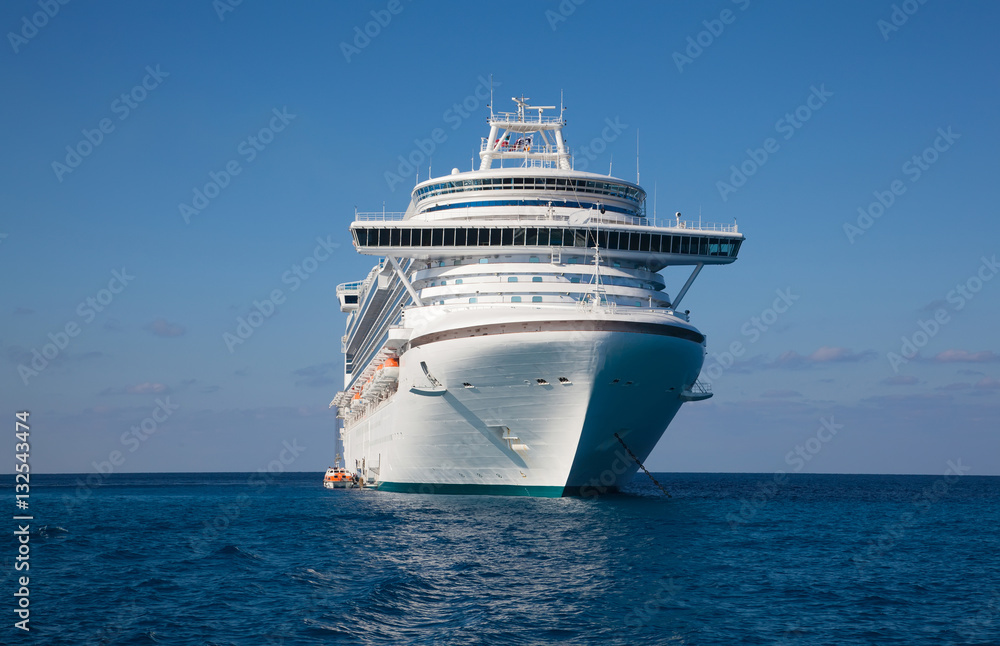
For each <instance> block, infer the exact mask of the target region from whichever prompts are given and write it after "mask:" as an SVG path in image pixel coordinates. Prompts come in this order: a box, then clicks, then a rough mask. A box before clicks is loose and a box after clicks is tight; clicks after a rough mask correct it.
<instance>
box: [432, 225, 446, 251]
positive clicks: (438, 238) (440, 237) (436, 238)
mask: <svg viewBox="0 0 1000 646" xmlns="http://www.w3.org/2000/svg"><path fill="white" fill-rule="evenodd" d="M443 242H444V229H434V232H433V235H432V236H431V245H432V246H435V247H440V246H441V244H442V243H443Z"/></svg>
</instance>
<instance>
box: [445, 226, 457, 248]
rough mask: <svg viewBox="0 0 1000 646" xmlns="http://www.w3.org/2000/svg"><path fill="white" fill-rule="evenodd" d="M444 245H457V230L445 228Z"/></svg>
mask: <svg viewBox="0 0 1000 646" xmlns="http://www.w3.org/2000/svg"><path fill="white" fill-rule="evenodd" d="M444 246H446V247H454V246H455V230H454V229H445V230H444Z"/></svg>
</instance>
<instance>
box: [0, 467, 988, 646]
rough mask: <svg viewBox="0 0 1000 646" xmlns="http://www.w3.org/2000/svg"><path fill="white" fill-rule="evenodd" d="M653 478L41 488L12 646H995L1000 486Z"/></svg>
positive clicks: (204, 479)
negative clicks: (445, 491) (464, 492)
mask: <svg viewBox="0 0 1000 646" xmlns="http://www.w3.org/2000/svg"><path fill="white" fill-rule="evenodd" d="M655 475H656V477H657V479H658V480H660V482H661V483H662V484H663V485H664V487H665V488H666V489H667V490H668V491H669V492H670V493H671V494H672V497H670V498H667V497H666V496H664V495H663V494H662V493H660V491H659V490H658V489H657V488H656V487H655V486H654V485H653V484H652V483H651V482H650V481H649V480H648V479H647V478H645V476H643V475H642V474H641V473H640V474H639V475H638V476H637V477H636V479H635V480H634V481H633V482H632V483H631V484H629V485H628V486H627V487H626V489H625V491H623V493H620V494H616V495H609V496H604V497H600V498H561V499H538V498H513V497H498V496H459V495H422V494H397V493H384V492H377V491H372V490H365V491H357V490H354V491H342V490H335V491H329V490H326V489H323V487H322V486H321V480H322V474H320V473H305V474H281V475H278V476H270V475H268V476H266V477H264V476H261V475H259V474H233V473H226V474H143V475H130V474H123V475H115V476H112V477H105V476H100V477H98V476H97V475H96V474H91V475H90V484H89V485H87V484H86V481H85V478H86V476H70V475H64V476H47V477H46V476H34V477H33V478H32V482H31V484H32V489H31V499H30V504H31V509H30V511H31V513H32V514H33V515H34V518H35V519H34V520H33V521H31V533H30V543H29V544H30V571H28V572H15V571H14V569H13V563H14V557H15V556H16V555H17V550H18V542H17V539H16V537H13V534H12V532H13V530H15V529H16V527H15V524H16V521H13V520H7V521H4V522H5V523H7V524H8V527H9V530H8V532H7V534H8V540H7V541H6V544H7V547H6V548H5V552H4V554H2V555H0V560H2V561H3V568H4V569H3V571H2V572H0V580H2V581H3V591H4V594H3V597H2V598H3V599H5V600H6V601H5V602H4V603H5V604H6V606H7V609H5V610H4V612H3V615H2V616H3V618H4V622H5V624H6V625H4V626H2V628H0V643H3V644H20V643H33V644H55V645H58V644H72V645H80V644H180V645H187V644H240V645H242V644H255V645H257V644H260V645H263V644H328V643H334V644H335V643H343V644H505V645H506V644H623V645H632V644H725V645H732V644H787V645H794V646H797V645H806V644H810V645H811V644H838V645H842V644H901V645H902V644H905V645H907V646H923V645H927V646H931V645H934V646H937V645H940V644H984V645H985V644H994V645H995V644H1000V478H996V477H994V478H989V477H976V476H971V475H963V476H960V477H959V476H954V475H953V476H950V477H948V478H945V477H944V476H858V475H801V474H799V475H790V476H788V477H787V478H776V477H775V476H774V474H655ZM4 493H6V494H8V495H6V496H5V498H6V499H8V500H9V501H11V508H13V500H14V496H13V489H12V487H11V486H10V484H9V481H8V482H7V483H5V485H4ZM24 574H27V575H29V576H30V585H29V589H30V613H31V614H30V624H29V625H30V627H31V632H30V634H25V633H23V631H20V630H17V629H15V628H14V627H13V623H14V621H16V620H17V617H16V615H15V613H14V608H15V605H16V603H17V601H16V597H14V596H13V594H14V592H15V591H16V590H17V582H16V581H15V576H21V575H24Z"/></svg>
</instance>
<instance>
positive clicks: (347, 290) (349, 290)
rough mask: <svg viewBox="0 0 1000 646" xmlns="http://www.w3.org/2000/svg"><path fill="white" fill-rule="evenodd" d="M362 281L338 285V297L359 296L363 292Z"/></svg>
mask: <svg viewBox="0 0 1000 646" xmlns="http://www.w3.org/2000/svg"><path fill="white" fill-rule="evenodd" d="M361 283H362V281H360V280H359V281H357V282H354V283H341V284H339V285H337V296H340V295H341V294H357V293H358V292H359V291H360V290H361Z"/></svg>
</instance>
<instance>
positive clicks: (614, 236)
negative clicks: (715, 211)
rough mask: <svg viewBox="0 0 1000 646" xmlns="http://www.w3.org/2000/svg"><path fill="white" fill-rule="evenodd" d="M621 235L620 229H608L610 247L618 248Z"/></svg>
mask: <svg viewBox="0 0 1000 646" xmlns="http://www.w3.org/2000/svg"><path fill="white" fill-rule="evenodd" d="M619 235H621V234H620V233H619V232H618V231H608V249H617V248H618V236H619Z"/></svg>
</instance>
